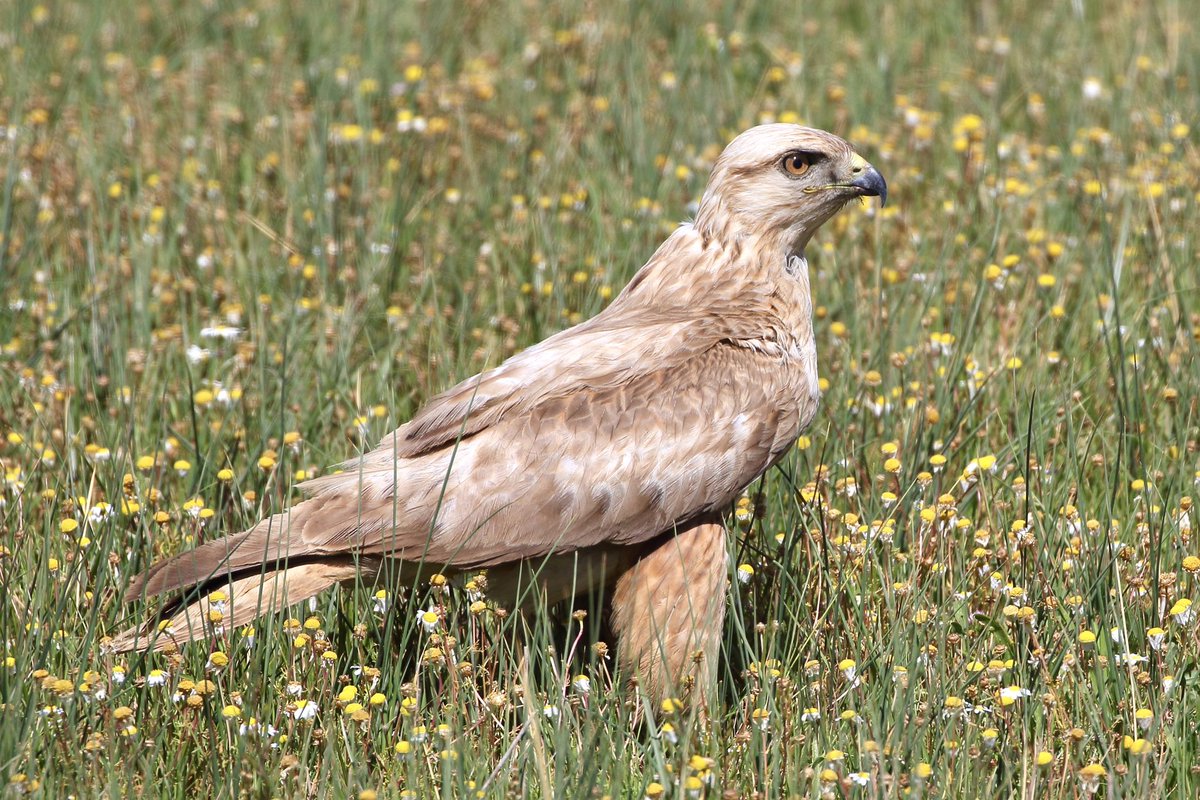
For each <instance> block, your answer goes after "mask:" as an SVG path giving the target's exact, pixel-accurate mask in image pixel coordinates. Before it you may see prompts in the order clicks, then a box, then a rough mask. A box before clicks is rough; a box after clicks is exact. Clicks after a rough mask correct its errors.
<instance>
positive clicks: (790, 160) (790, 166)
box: [783, 153, 813, 178]
mask: <svg viewBox="0 0 1200 800" xmlns="http://www.w3.org/2000/svg"><path fill="white" fill-rule="evenodd" d="M812 163H813V159H812V156H810V155H809V154H808V153H788V154H787V155H786V156H784V157H783V171H784V172H786V173H787V174H788V175H791V176H792V177H793V178H799V177H800V176H801V175H803V174H804V173H806V172H808V168H809V167H811V166H812Z"/></svg>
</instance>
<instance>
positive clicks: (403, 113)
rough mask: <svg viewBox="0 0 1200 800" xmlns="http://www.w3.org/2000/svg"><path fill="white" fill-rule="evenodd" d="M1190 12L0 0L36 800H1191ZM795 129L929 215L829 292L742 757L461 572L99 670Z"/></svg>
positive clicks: (2, 280) (745, 633) (15, 715)
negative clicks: (198, 565) (319, 492)
mask: <svg viewBox="0 0 1200 800" xmlns="http://www.w3.org/2000/svg"><path fill="white" fill-rule="evenodd" d="M1194 11H1195V9H1194V7H1192V4H1190V3H1187V2H1182V1H1181V0H1163V2H1156V3H1136V2H1115V1H1114V0H1087V1H1086V2H1085V1H1084V0H1077V1H1076V2H1070V3H1065V2H1064V3H1046V2H1034V1H1033V0H1015V2H1004V3H1000V2H978V3H962V4H959V3H946V2H943V1H942V0H914V2H906V3H883V2H863V3H845V2H835V1H834V0H813V1H811V2H804V3H794V2H780V3H755V4H744V3H733V2H719V1H718V0H708V1H707V2H683V1H682V0H678V1H674V2H672V1H669V0H664V1H663V2H655V3H637V2H611V3H594V2H576V1H574V0H565V1H564V2H556V3H552V4H542V3H534V2H506V3H488V2H462V1H460V0H449V1H447V2H407V3H387V2H354V1H352V0H342V1H341V2H336V3H314V2H295V3H293V2H283V0H263V1H262V2H254V3H232V2H231V3H223V2H215V1H214V0H208V1H202V0H196V1H192V2H163V3H149V2H141V1H140V0H111V1H110V2H103V3H91V2H84V1H83V0H65V1H64V2H53V3H46V4H44V5H39V4H34V3H30V2H26V0H10V2H7V3H5V4H3V7H2V9H0V63H3V68H2V69H0V301H2V306H0V462H2V464H3V474H4V485H3V487H0V488H2V492H0V582H2V584H3V587H4V591H3V596H2V597H0V626H2V631H3V637H2V641H0V648H2V649H3V654H2V657H3V658H4V664H3V665H0V703H2V705H0V779H2V780H3V781H4V782H5V785H6V787H7V788H6V792H7V793H8V794H9V795H32V796H41V797H63V796H68V795H71V796H108V797H125V796H139V795H145V796H165V797H181V798H182V797H196V796H201V797H207V796H217V795H222V796H248V797H275V796H282V797H303V796H312V797H327V796H335V797H342V796H361V797H371V796H372V794H374V796H378V797H391V796H407V797H418V796H420V797H431V796H440V797H468V796H481V797H508V796H514V797H515V796H540V797H567V798H574V797H590V796H603V795H608V796H613V797H643V796H645V797H650V798H658V797H684V796H686V797H689V798H690V797H710V798H714V797H730V798H732V797H779V796H787V797H792V796H799V797H818V796H820V797H858V796H861V797H897V796H913V797H915V796H938V797H1007V796H1014V795H1016V794H1020V795H1023V796H1027V797H1034V796H1037V797H1054V798H1074V797H1080V796H1087V795H1090V794H1092V793H1095V792H1098V793H1099V794H1100V795H1102V796H1110V797H1164V796H1179V797H1194V796H1196V795H1197V792H1198V791H1200V774H1198V771H1200V752H1198V751H1200V736H1198V734H1197V705H1196V701H1197V697H1198V696H1200V675H1198V673H1197V670H1196V661H1197V656H1198V651H1200V641H1198V639H1197V630H1196V624H1195V622H1194V619H1193V618H1194V613H1193V611H1192V609H1191V608H1190V607H1189V606H1190V604H1191V602H1192V601H1194V600H1195V599H1196V595H1197V586H1196V573H1197V571H1198V570H1200V558H1197V555H1198V554H1200V547H1198V546H1197V542H1196V541H1195V540H1194V538H1193V533H1192V530H1193V526H1194V525H1195V524H1196V523H1197V522H1200V520H1198V519H1197V512H1196V510H1195V509H1194V507H1193V504H1192V500H1191V497H1190V495H1191V494H1194V493H1195V492H1196V491H1197V481H1198V480H1200V473H1198V471H1197V470H1198V468H1200V463H1198V460H1200V452H1198V450H1200V429H1198V423H1197V416H1198V410H1200V409H1198V405H1197V395H1198V390H1200V369H1198V368H1197V361H1196V356H1197V349H1198V347H1200V343H1198V335H1200V333H1198V332H1200V315H1198V313H1197V310H1196V301H1197V297H1198V296H1200V295H1198V293H1197V292H1198V288H1200V269H1197V255H1198V250H1200V241H1198V235H1200V215H1198V214H1197V203H1198V199H1200V177H1198V176H1200V151H1198V150H1197V122H1196V116H1197V111H1198V108H1200V85H1198V81H1200V46H1198V45H1197V41H1196V34H1197V31H1196V22H1195V20H1196V16H1195V14H1194ZM770 120H785V121H786V120H793V121H801V122H804V123H807V124H812V125H815V126H819V127H823V128H827V129H830V130H833V131H835V132H838V133H840V134H842V135H844V136H846V137H847V138H849V139H850V140H851V141H852V142H853V143H854V144H855V146H856V147H857V148H858V150H859V152H861V153H863V154H865V155H866V156H867V157H868V158H869V159H871V160H872V161H873V162H874V163H875V164H876V165H877V166H878V167H879V168H880V170H881V171H882V172H883V173H884V174H885V175H886V176H887V178H888V180H889V183H890V187H891V202H890V203H889V205H888V206H887V208H885V209H883V210H882V211H880V210H879V209H878V208H877V207H875V206H872V205H869V204H864V205H862V206H861V207H855V208H851V209H850V210H848V211H847V212H846V213H844V214H843V215H842V216H841V217H839V218H838V219H837V220H836V222H834V223H831V224H830V225H829V226H827V229H826V230H825V231H823V232H822V234H821V235H820V236H819V238H818V240H816V241H814V243H813V245H812V247H811V250H810V252H809V254H808V255H809V259H810V262H811V265H812V270H813V285H814V288H815V293H816V297H815V300H814V302H815V305H816V317H817V319H816V324H817V331H818V347H819V352H820V365H821V370H822V375H823V376H824V380H823V388H824V390H825V400H824V406H823V411H822V412H821V414H820V415H819V417H818V419H817V421H816V422H815V423H814V425H813V426H812V428H811V430H810V431H809V434H808V435H807V436H806V437H805V438H804V439H803V440H802V441H801V442H800V443H799V444H798V446H797V448H796V451H795V452H794V453H793V454H791V455H789V457H788V458H787V459H786V461H785V462H784V465H783V466H782V468H781V469H778V470H774V471H772V472H771V474H769V475H767V476H766V477H765V478H764V479H763V480H762V481H761V482H760V483H758V484H756V485H755V486H753V487H751V489H750V490H749V491H748V493H747V496H746V497H745V498H744V499H743V500H742V501H741V502H740V503H739V504H738V506H737V507H736V508H735V509H731V515H730V523H731V529H732V531H733V534H734V535H733V536H731V539H730V555H731V561H730V563H731V569H730V578H731V580H730V603H731V615H730V619H729V621H728V624H727V626H726V628H727V630H726V637H725V638H726V641H725V655H726V657H725V660H724V661H723V665H722V668H721V675H720V682H721V685H720V692H719V694H718V696H717V699H716V701H715V702H714V704H713V707H712V708H710V709H707V711H708V713H709V717H708V723H709V724H708V726H707V727H702V726H701V725H699V724H697V720H698V718H699V716H700V714H699V712H700V711H701V709H697V708H695V707H694V704H693V703H692V702H691V701H690V698H688V697H681V698H679V702H678V703H668V704H667V705H666V706H665V707H655V706H647V705H646V704H644V703H642V702H641V701H640V700H639V699H638V697H637V696H636V694H635V693H632V692H630V691H627V690H626V689H625V688H624V687H623V685H622V683H621V681H620V680H619V679H617V680H616V681H615V684H614V676H613V675H612V673H611V661H610V660H608V659H606V658H605V656H604V652H603V647H599V646H595V645H594V643H593V642H592V639H593V638H594V637H595V636H596V635H598V634H596V633H594V632H593V631H594V629H592V628H588V629H586V631H587V632H586V633H585V629H584V628H581V627H580V626H579V624H578V623H577V622H576V621H575V620H574V619H573V618H572V617H570V616H566V615H560V616H552V615H546V616H539V617H538V618H534V619H530V618H526V619H523V620H521V619H518V618H517V615H506V614H505V609H500V608H497V607H496V606H495V605H494V604H492V603H490V601H489V600H488V599H487V598H486V593H485V594H484V596H483V597H482V598H478V597H477V596H466V593H464V592H462V591H460V590H458V589H450V588H447V587H441V586H439V585H438V584H439V581H438V580H437V579H436V578H435V579H434V580H433V581H432V583H430V582H426V583H422V584H421V585H419V586H416V587H408V588H407V589H406V588H405V587H392V588H389V589H385V590H382V591H383V593H382V594H376V593H375V589H374V588H371V587H364V588H363V589H360V590H355V591H349V590H340V591H337V592H333V593H328V594H326V595H323V596H321V597H320V598H319V600H318V602H317V603H316V604H315V605H314V606H312V607H308V606H305V607H302V608H298V609H296V610H295V611H294V613H293V615H292V617H291V618H287V617H286V616H285V615H280V616H279V617H276V618H268V619H265V620H263V621H261V623H260V624H259V626H258V629H257V630H256V631H246V630H234V631H225V632H224V637H225V638H224V639H222V640H219V641H217V642H215V643H213V644H212V645H211V646H206V645H203V644H198V645H192V646H189V647H186V648H184V649H183V650H182V651H181V652H178V653H172V654H164V655H155V656H151V657H146V658H143V657H134V658H124V657H114V656H112V655H110V654H107V653H106V652H105V651H104V648H103V646H102V644H103V637H105V636H106V635H110V634H112V633H113V632H115V631H116V630H118V629H119V628H120V627H121V626H122V625H124V624H126V623H128V622H130V621H134V620H138V619H142V618H144V617H145V615H146V614H147V613H149V612H148V610H147V609H145V608H144V607H142V606H141V605H140V604H132V605H131V604H126V603H124V602H123V601H122V600H121V597H122V591H123V589H124V587H125V585H126V582H127V580H128V578H129V576H130V575H131V574H132V573H133V572H135V571H136V570H138V569H140V568H142V567H144V566H146V565H147V564H149V563H150V562H151V560H153V559H155V558H157V557H159V556H163V555H169V554H172V553H175V552H178V551H180V550H181V549H183V548H188V547H191V546H193V545H194V544H195V543H196V542H197V541H200V540H203V539H206V538H208V537H212V536H218V535H221V534H223V533H226V532H230V531H235V530H239V529H241V528H242V527H243V526H245V525H247V524H248V523H250V522H252V521H254V520H256V519H258V518H259V517H260V516H261V515H263V514H265V513H269V512H271V511H273V510H278V509H280V508H282V507H283V506H284V505H285V504H286V503H287V502H288V501H289V499H291V498H294V497H295V496H296V492H295V491H294V489H293V485H294V484H295V483H296V482H297V481H298V480H300V479H301V478H303V477H305V476H310V475H314V474H319V473H320V472H321V471H322V470H325V469H328V468H329V467H330V466H331V465H333V464H335V463H336V462H338V461H340V460H342V459H345V458H347V457H351V456H353V455H354V454H355V453H356V452H358V451H359V449H360V448H361V447H363V446H364V445H366V444H368V443H371V442H374V441H375V440H376V439H377V438H378V437H379V436H380V435H381V434H382V433H383V432H385V431H387V430H390V429H391V428H392V427H393V426H395V425H397V424H398V423H399V422H400V421H402V420H404V419H406V418H407V417H408V415H409V414H411V413H412V412H413V410H414V409H415V408H416V407H417V406H418V405H419V404H420V403H421V401H422V400H423V399H424V398H427V397H429V396H430V395H431V394H433V393H435V392H437V391H438V390H439V389H441V388H444V387H446V386H448V385H450V384H452V383H453V382H455V381H457V380H458V379H461V378H462V377H464V376H467V375H470V374H472V373H474V372H476V371H478V370H480V369H482V368H485V367H487V366H490V365H495V364H497V363H498V362H500V361H501V360H502V359H503V358H505V357H506V356H508V355H510V354H512V353H514V352H516V351H517V350H519V349H521V348H523V347H525V346H528V345H529V344H532V343H533V342H536V341H537V340H539V339H541V338H543V337H544V336H546V335H548V334H549V333H551V332H553V331H556V330H559V329H561V328H563V327H565V326H567V325H570V324H572V323H575V322H578V321H580V320H582V319H584V318H586V317H588V316H589V315H592V314H594V313H596V312H597V311H598V310H600V309H601V308H602V307H603V306H604V305H605V304H606V303H607V302H608V301H609V300H610V299H611V298H612V297H613V296H614V294H615V293H616V292H618V291H619V290H620V288H621V286H622V285H623V284H624V282H625V281H626V280H627V279H628V278H629V277H630V276H631V275H632V274H633V273H634V271H635V270H636V269H637V268H638V266H640V265H641V264H642V263H643V262H644V260H645V259H646V258H647V257H648V256H649V255H650V253H651V252H652V251H653V248H654V247H655V246H656V244H657V243H658V242H659V241H660V240H661V239H662V238H663V237H664V236H665V234H666V232H667V231H669V230H670V229H671V227H672V226H673V225H675V224H676V223H677V221H678V220H680V219H684V218H686V217H687V215H688V214H689V211H690V210H691V209H692V208H694V203H695V201H696V200H697V198H698V197H699V195H700V192H701V191H702V188H703V186H704V182H705V179H706V175H707V172H708V169H709V168H710V166H711V164H712V162H713V160H714V158H715V156H716V155H717V153H718V152H719V151H720V149H721V147H722V146H723V145H724V144H725V142H727V141H728V140H729V139H730V138H731V137H732V136H733V135H734V134H735V133H737V132H738V131H740V130H741V129H743V128H745V127H748V126H750V125H753V124H756V123H758V122H764V121H770ZM569 610H570V609H568V611H569ZM581 610H582V609H581ZM418 611H432V612H433V617H434V620H433V622H432V623H431V624H428V625H427V624H425V621H422V620H420V619H418V616H417V614H418ZM592 617H593V619H594V617H595V614H594V613H593V614H592ZM525 627H528V629H529V630H528V632H527V633H526V635H525V636H524V637H521V638H518V637H515V636H514V635H513V634H514V631H515V630H516V629H518V628H525ZM521 642H524V645H523V646H522V645H520V643H521Z"/></svg>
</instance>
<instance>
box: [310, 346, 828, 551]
mask: <svg viewBox="0 0 1200 800" xmlns="http://www.w3.org/2000/svg"><path fill="white" fill-rule="evenodd" d="M626 346H628V344H627V345H626ZM658 346H659V343H657V342H655V343H653V344H651V343H650V342H645V343H643V344H642V345H641V347H643V348H650V349H653V348H656V347H658ZM634 349H635V350H637V349H639V348H638V347H635V348H634ZM679 352H681V351H672V357H670V358H665V359H660V360H657V361H650V362H649V363H648V364H647V365H646V366H645V368H643V369H641V370H639V371H636V372H632V373H630V374H623V375H622V376H620V377H618V376H610V378H609V379H608V380H605V381H595V382H591V383H589V382H582V381H581V382H576V383H575V384H574V385H573V386H572V387H570V389H569V390H568V389H567V387H560V388H561V389H562V391H559V392H557V393H550V394H543V395H539V400H538V402H536V403H533V402H527V403H526V404H524V405H519V406H518V405H516V404H515V401H512V400H510V401H509V402H510V403H513V405H511V406H510V407H509V410H508V412H507V414H505V415H502V416H501V419H500V420H499V421H498V422H497V423H496V424H494V425H492V426H491V427H489V428H487V429H486V430H485V431H483V432H480V433H479V434H477V435H476V436H474V437H472V438H471V439H470V440H465V441H462V442H461V443H460V444H459V446H458V448H457V450H456V453H455V456H454V458H453V459H449V458H448V459H446V460H445V461H443V462H442V467H441V468H442V469H443V470H444V473H443V474H444V480H442V481H440V482H439V481H436V480H435V481H432V482H430V481H428V478H426V485H424V486H421V487H420V488H419V490H418V491H417V492H413V491H411V490H410V489H409V487H407V486H406V485H405V483H406V479H407V478H409V475H408V474H407V473H406V472H402V473H400V474H394V475H392V476H386V477H385V478H384V482H385V487H383V490H382V491H380V492H379V493H378V494H379V496H380V497H379V499H378V500H375V501H372V502H373V504H374V506H373V508H371V509H365V510H364V511H363V518H362V521H361V524H360V525H359V526H356V528H355V529H354V530H346V531H345V533H346V534H347V535H346V536H345V538H343V539H341V540H340V541H338V542H337V543H336V544H335V543H334V542H332V541H330V540H325V541H323V542H320V543H313V544H316V545H317V547H319V548H322V549H326V548H330V547H331V545H332V549H342V548H350V549H355V550H357V551H359V552H362V553H367V554H387V555H392V556H399V557H402V558H406V559H416V558H426V559H428V560H430V561H432V562H434V563H441V564H450V565H453V566H457V567H463V568H473V567H482V566H491V565H496V564H501V563H504V562H508V561H512V560H515V559H522V558H532V557H540V556H545V555H548V554H550V553H554V552H570V551H574V550H579V549H582V548H587V547H592V546H595V545H599V544H631V543H636V542H641V541H645V540H646V539H648V538H650V537H653V536H655V535H657V534H659V533H661V532H663V531H665V530H669V529H671V528H672V527H673V526H675V525H677V524H679V523H681V522H685V521H687V520H690V519H692V518H694V517H696V516H697V515H700V514H705V513H709V512H711V511H713V510H719V509H722V508H724V507H725V506H726V505H727V504H728V503H730V502H731V501H732V500H733V499H734V498H735V497H736V495H737V493H738V492H740V491H741V490H742V489H743V488H744V487H745V486H747V485H748V484H749V483H750V482H751V481H753V480H754V478H755V477H757V476H758V475H760V474H761V473H762V472H763V471H764V470H766V469H767V468H768V467H770V466H771V465H772V464H773V463H775V462H776V461H777V460H778V459H779V458H780V457H781V456H782V455H783V453H784V452H785V451H786V450H787V448H788V447H790V446H791V444H792V442H794V441H795V438H796V436H797V435H798V434H799V432H800V430H801V428H802V427H803V426H804V425H806V424H807V423H808V421H809V419H810V418H811V416H812V414H813V412H814V411H815V408H816V402H817V401H816V398H815V397H814V396H812V395H811V394H810V393H809V392H808V391H805V390H804V388H803V387H805V386H806V385H807V383H808V381H807V379H806V378H805V377H804V376H803V375H802V374H801V373H802V369H801V366H800V365H792V364H788V363H786V362H785V361H784V359H782V358H781V357H780V356H779V354H777V353H770V352H764V351H761V350H756V349H753V348H751V347H746V346H743V345H740V344H737V343H735V342H733V341H731V340H729V339H727V338H723V337H721V338H714V337H711V336H710V337H697V340H695V341H693V342H691V343H690V345H689V346H688V347H687V348H684V349H683V350H682V352H684V353H686V355H682V356H680V355H679ZM351 480H353V478H351ZM430 483H432V485H430ZM411 519H418V520H422V519H428V520H429V522H428V524H427V527H425V528H424V529H419V530H412V532H411V533H406V532H404V530H403V529H404V528H407V527H408V526H407V524H405V523H404V522H399V521H400V520H404V521H407V520H411Z"/></svg>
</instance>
